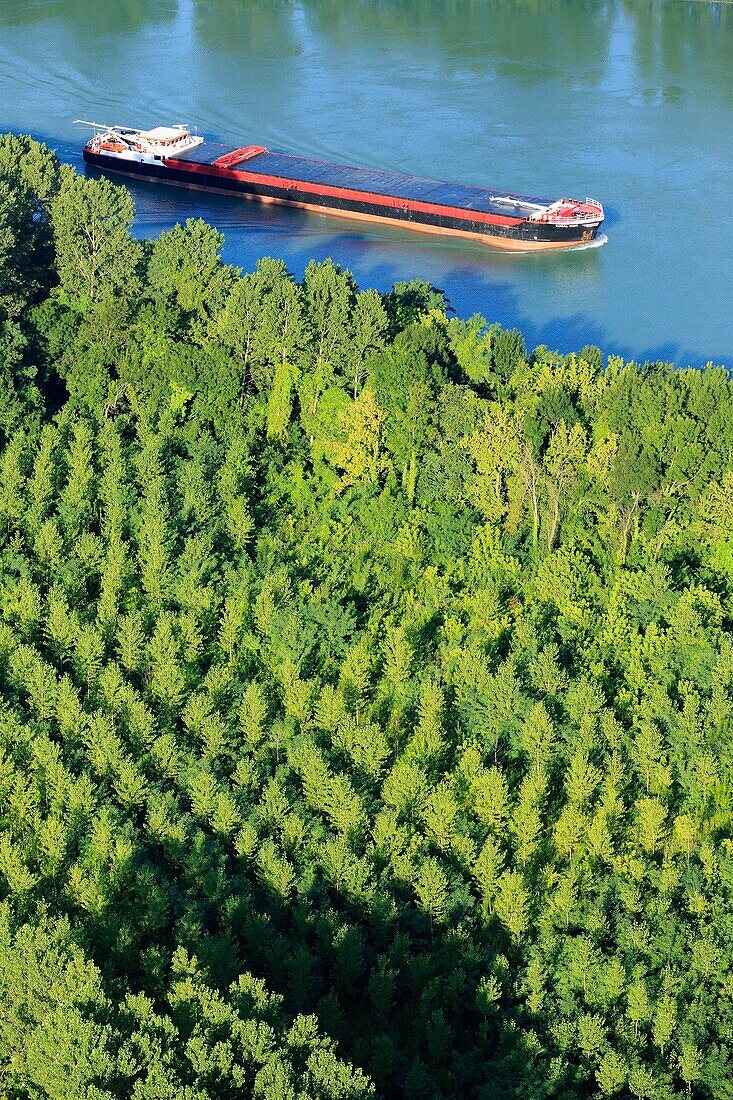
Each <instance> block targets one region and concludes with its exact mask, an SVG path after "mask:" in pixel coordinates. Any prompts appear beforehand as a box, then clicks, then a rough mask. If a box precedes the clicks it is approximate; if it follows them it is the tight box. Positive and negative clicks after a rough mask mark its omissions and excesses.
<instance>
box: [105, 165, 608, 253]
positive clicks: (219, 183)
mask: <svg viewBox="0 0 733 1100" xmlns="http://www.w3.org/2000/svg"><path fill="white" fill-rule="evenodd" d="M84 160H85V161H86V163H87V164H89V165H93V166H94V167H95V168H99V169H101V170H102V171H104V172H115V173H119V174H122V175H128V176H135V177H137V178H138V179H146V180H153V181H156V182H164V183H169V184H176V185H179V186H184V187H195V188H200V189H202V190H205V191H216V192H219V193H220V194H228V195H236V196H239V197H241V198H245V199H249V200H251V201H259V202H265V203H267V202H271V203H279V204H282V205H287V206H295V207H299V208H301V209H307V210H314V211H317V212H320V213H323V212H326V213H333V214H338V215H341V216H349V215H351V216H353V217H357V218H364V219H367V220H370V221H380V222H383V223H384V222H392V223H393V224H395V225H396V226H400V227H404V228H409V229H420V230H423V231H427V232H434V233H447V234H451V235H460V236H466V237H472V238H478V239H481V240H484V241H485V242H486V243H492V242H493V243H496V244H497V245H499V246H503V247H508V248H515V249H521V248H553V247H554V248H567V247H570V246H572V245H574V244H582V243H585V242H588V241H592V240H593V239H594V238H595V236H596V234H597V232H598V227H597V226H595V227H590V228H589V227H587V226H575V225H573V226H556V225H552V224H543V223H541V222H531V221H527V220H523V221H520V222H517V223H515V224H511V225H503V224H500V223H493V222H487V221H485V220H483V221H475V220H473V219H471V218H470V217H456V216H453V215H451V214H450V213H447V212H446V213H440V212H438V213H431V212H427V211H422V210H414V209H411V208H410V206H409V205H407V204H405V205H402V206H399V207H394V206H392V207H391V206H385V205H384V203H380V204H377V203H369V202H365V201H363V200H360V199H354V198H351V197H349V196H337V195H330V194H314V193H313V191H312V190H307V191H306V190H302V191H301V190H299V189H298V187H297V185H296V186H288V187H284V186H282V187H279V186H276V185H271V184H265V183H259V182H254V181H251V180H243V179H239V178H237V177H236V176H235V175H233V174H224V173H222V172H214V171H211V172H208V171H200V170H199V171H192V170H191V169H188V168H176V167H174V166H173V165H171V164H164V163H161V164H155V163H151V162H149V161H136V160H125V159H123V158H120V157H116V156H105V155H104V154H100V153H93V152H91V151H90V150H89V149H84Z"/></svg>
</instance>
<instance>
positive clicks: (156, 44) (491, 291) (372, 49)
mask: <svg viewBox="0 0 733 1100" xmlns="http://www.w3.org/2000/svg"><path fill="white" fill-rule="evenodd" d="M77 117H80V118H89V119H93V120H96V121H100V122H113V123H127V124H131V125H137V126H149V125H154V124H156V123H177V122H185V123H190V124H195V125H197V126H198V128H199V131H200V132H201V133H203V134H205V135H207V136H209V137H212V138H216V139H219V140H222V141H227V142H231V143H241V144H249V143H257V144H262V145H267V146H269V147H270V148H273V149H283V150H288V151H293V152H300V153H305V154H308V155H313V156H318V157H324V158H327V159H333V160H338V159H341V160H344V161H347V162H350V163H354V164H363V165H369V166H375V167H384V168H391V169H397V170H404V171H407V172H412V173H416V174H419V175H429V176H433V177H437V178H444V179H449V180H458V181H462V182H466V183H478V184H486V185H488V186H494V187H497V188H503V189H508V190H514V191H522V192H527V193H530V194H531V193H534V194H549V195H551V196H552V195H557V196H559V195H561V194H570V195H573V196H575V197H580V198H583V197H585V196H586V195H591V196H593V197H596V198H599V199H601V200H602V202H603V203H604V205H605V207H606V211H607V221H606V224H605V226H604V232H605V235H606V237H607V243H605V244H603V245H602V246H601V247H596V248H592V249H586V250H582V251H575V252H568V253H559V254H558V253H554V254H553V253H548V254H544V255H537V254H523V255H515V254H506V253H502V252H496V251H492V250H490V249H489V248H488V247H487V246H485V245H481V244H479V243H474V242H462V241H459V240H451V239H449V238H441V237H431V236H425V237H423V236H419V235H417V234H414V233H410V232H406V231H399V230H396V229H391V228H382V227H372V226H366V227H365V225H364V223H361V222H350V221H342V220H340V219H339V220H330V219H328V218H324V217H319V216H315V215H310V214H304V213H303V212H300V211H294V210H292V211H291V210H286V209H279V210H278V209H277V208H268V207H259V206H254V205H250V204H245V203H243V202H241V201H237V200H236V199H230V198H225V197H222V196H218V197H215V196H208V195H206V194H203V193H198V192H189V191H186V190H178V189H175V188H172V187H166V186H163V185H154V184H145V183H138V184H136V185H134V186H133V191H134V196H135V201H136V205H137V212H138V213H137V222H136V232H138V233H140V234H145V235H153V234H157V233H158V232H159V231H160V230H161V229H164V228H167V227H169V226H170V225H172V224H173V223H174V222H175V221H177V220H180V219H182V218H184V217H187V216H189V215H193V216H198V215H201V216H202V217H204V218H205V219H206V220H207V221H209V222H211V223H213V224H214V225H216V226H218V227H219V228H220V229H221V230H222V232H223V233H224V235H225V240H226V243H225V246H224V255H225V258H226V259H227V260H230V261H231V262H234V263H236V264H238V265H240V266H241V267H242V268H243V269H245V270H247V269H251V268H252V266H253V264H254V262H255V260H256V259H257V258H258V257H260V256H263V255H271V256H278V257H282V258H283V259H285V260H286V262H287V263H288V265H289V267H290V269H291V270H292V271H293V272H294V273H295V274H297V275H300V274H301V273H302V271H303V268H304V267H305V265H306V263H307V262H308V260H309V259H310V258H311V257H316V258H319V259H320V258H323V257H326V256H332V257H333V258H334V260H336V261H337V262H338V263H340V264H342V265H343V266H345V267H348V268H350V269H351V270H352V271H353V272H354V274H355V276H356V278H357V280H358V281H359V283H360V284H361V285H362V286H364V287H366V286H375V287H377V288H378V289H380V290H384V289H387V288H388V287H389V286H390V285H391V284H392V282H393V281H395V280H397V279H409V278H414V277H421V278H425V279H427V280H429V281H431V282H433V283H434V284H435V285H437V286H439V287H441V288H442V289H444V290H445V291H446V292H447V294H448V296H449V298H450V300H451V302H452V304H453V306H454V308H455V310H456V312H457V313H459V314H460V315H464V316H467V315H469V314H471V313H473V312H477V311H478V312H481V313H482V314H484V316H486V317H487V318H488V319H489V320H492V321H494V320H497V321H500V322H501V323H502V324H504V325H508V326H517V327H519V328H520V329H521V330H522V331H523V332H524V334H525V336H526V338H527V340H528V342H529V343H530V344H532V345H534V344H538V343H545V344H548V345H549V346H551V347H554V348H558V349H559V350H561V351H569V350H572V349H573V348H577V347H580V346H582V345H583V344H586V343H594V344H598V345H599V346H600V347H601V348H602V349H603V350H604V351H606V352H615V353H619V354H622V355H624V356H626V357H627V358H635V359H637V360H643V359H658V358H664V359H669V360H671V361H673V362H675V363H678V364H686V363H693V364H700V363H704V362H705V361H707V360H714V361H716V362H721V363H725V364H727V365H731V366H733V5H731V4H723V3H708V2H704V0H702V2H695V0H692V2H688V0H341V2H339V0H290V2H287V0H257V2H249V0H0V129H2V130H13V131H16V132H30V133H31V134H33V136H34V137H37V138H40V139H43V140H45V141H47V142H48V143H49V144H50V145H52V146H53V147H54V148H56V149H57V150H58V152H59V155H60V156H61V157H62V159H64V160H67V161H70V162H72V163H74V164H76V165H79V166H80V165H81V156H80V149H81V146H82V144H83V142H84V141H85V140H86V138H87V136H88V135H87V131H85V130H84V129H81V128H79V127H74V126H73V125H72V121H73V119H74V118H77Z"/></svg>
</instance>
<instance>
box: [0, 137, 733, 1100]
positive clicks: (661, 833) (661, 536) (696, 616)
mask: <svg viewBox="0 0 733 1100" xmlns="http://www.w3.org/2000/svg"><path fill="white" fill-rule="evenodd" d="M132 218H133V206H132V199H131V197H130V195H129V193H128V192H127V191H126V190H125V189H124V188H123V187H118V186H115V185H113V184H112V183H110V182H109V181H108V180H106V179H100V180H92V179H87V178H84V177H82V176H79V175H78V174H76V173H75V172H74V171H73V170H72V169H71V168H69V167H66V166H60V165H59V164H58V162H57V160H56V159H55V157H54V155H53V154H52V153H51V152H49V151H48V150H47V149H45V148H44V147H43V146H41V145H39V144H37V143H36V142H34V141H32V140H31V139H29V138H22V137H15V136H4V137H0V371H1V372H2V387H1V389H0V467H1V472H0V538H1V540H2V542H1V550H0V553H1V554H2V571H1V572H0V693H1V694H2V711H1V713H0V1095H1V1096H3V1097H8V1098H11V1097H12V1098H18V1100H20V1098H26V1097H34V1098H42V1097H49V1098H58V1100H62V1098H63V1100H66V1098H68V1097H75V1098H83V1100H111V1098H120V1100H122V1098H125V1100H126V1098H129V1097H131V1098H134V1100H220V1098H221V1100H224V1098H226V1100H229V1098H234V1097H238V1098H239V1097H248V1096H251V1097H257V1098H262V1100H315V1098H318V1100H337V1098H339V1100H341V1098H347V1100H349V1098H352V1100H356V1098H362V1097H384V1098H393V1097H394V1098H415V1100H417V1098H420V1100H423V1098H436V1100H440V1098H445V1100H448V1098H459V1097H460V1098H468V1097H471V1098H473V1097H476V1098H479V1100H506V1098H508V1097H516V1100H520V1098H521V1100H539V1098H545V1100H550V1098H553V1100H554V1098H559V1097H563V1098H575V1097H577V1098H581V1097H582V1098H586V1097H613V1096H618V1097H626V1096H633V1097H637V1098H639V1100H647V1098H648V1100H657V1098H659V1100H667V1098H671V1097H676V1096H679V1097H690V1096H692V1097H696V1098H700V1100H702V1098H709V1097H715V1098H718V1097H720V1098H725V1097H731V1096H733V1091H732V1089H733V1087H732V1086H731V1081H732V1080H733V1073H732V1067H731V1055H732V1053H733V980H732V979H731V972H732V969H733V967H732V964H733V935H732V931H733V923H732V922H733V907H732V904H731V903H732V901H733V842H732V841H731V826H732V825H733V803H732V799H731V790H732V789H733V788H732V782H733V738H732V736H731V734H732V732H733V702H732V699H733V696H732V691H733V644H732V642H731V630H730V628H731V616H732V613H733V385H732V383H731V377H730V375H729V373H728V372H727V371H726V370H725V369H723V368H720V367H712V366H710V367H709V368H707V369H704V370H677V369H673V368H672V367H671V366H670V365H669V364H664V363H651V364H649V363H647V364H643V365H638V364H634V363H624V362H622V361H621V360H620V359H616V358H613V357H611V358H609V359H608V361H607V362H604V360H603V356H602V354H601V352H600V351H599V349H597V348H594V347H586V348H583V349H582V350H579V351H578V352H577V353H576V354H571V355H565V356H561V355H558V354H556V353H554V352H552V351H550V350H548V349H547V348H544V347H540V348H537V349H535V350H534V351H533V352H531V353H530V352H528V350H527V349H526V348H525V345H524V341H523V339H522V337H521V335H520V334H519V333H517V332H513V331H504V330H502V329H500V328H499V327H498V326H496V325H491V324H487V323H486V321H484V319H483V318H480V317H473V318H470V319H468V320H463V319H460V318H457V317H454V316H452V311H451V310H450V308H449V306H448V303H447V302H446V300H445V298H444V296H443V295H442V294H441V292H440V291H437V290H435V289H434V288H433V287H431V286H429V285H428V284H426V283H421V282H413V283H405V284H397V285H396V286H395V287H394V289H393V290H392V291H391V292H390V293H389V294H386V295H381V296H380V295H379V294H377V293H376V292H375V291H371V290H366V291H360V290H359V289H358V288H357V287H356V285H355V283H354V281H353V279H352V277H351V276H350V274H349V273H348V272H346V271H343V270H341V269H340V268H339V267H338V266H337V265H336V264H334V263H332V262H331V261H326V262H324V263H321V264H316V263H311V264H309V266H308V268H307V270H306V272H305V276H304V278H303V280H302V281H301V282H300V283H298V282H296V281H295V280H294V279H293V278H292V277H291V276H290V275H289V274H288V272H287V270H286V268H285V266H284V264H282V263H281V262H280V261H277V260H273V259H263V260H261V261H260V262H259V263H258V265H257V268H256V270H255V271H254V272H251V273H248V274H245V275H242V274H241V273H240V272H239V271H238V270H236V269H234V268H232V267H230V266H228V265H226V264H224V263H222V261H221V257H220V251H221V245H222V237H221V236H220V234H219V233H218V232H217V231H216V230H215V229H213V228H211V227H210V226H207V225H206V224H204V223H203V222H202V221H200V220H199V221H196V220H189V221H187V222H186V223H185V224H184V225H178V226H176V227H175V228H173V229H171V230H169V231H167V232H164V233H162V234H161V235H160V236H159V237H158V238H157V239H156V240H146V241H137V240H133V238H132V237H131V236H130V226H131V224H132Z"/></svg>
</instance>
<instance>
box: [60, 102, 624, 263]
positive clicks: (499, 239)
mask: <svg viewBox="0 0 733 1100" xmlns="http://www.w3.org/2000/svg"><path fill="white" fill-rule="evenodd" d="M76 121H77V123H79V124H80V125H86V126H91V127H92V131H93V133H92V137H91V138H90V139H89V141H88V142H87V144H86V145H85V146H84V160H85V162H86V163H87V164H91V165H94V166H95V167H96V168H100V169H102V170H103V171H105V172H121V173H123V174H125V175H129V176H137V177H138V178H141V179H147V180H156V181H160V182H163V183H172V184H177V185H179V186H184V187H198V188H202V189H204V190H207V191H218V192H220V193H223V194H229V195H237V196H239V197H240V198H244V199H249V200H251V201H255V202H264V203H280V204H283V205H285V206H295V207H299V208H300V209H303V210H311V211H315V212H316V213H320V214H332V215H339V216H341V217H348V218H363V219H366V220H368V221H371V222H379V223H382V224H389V225H395V226H399V227H400V228H403V229H414V230H420V231H422V232H428V233H442V234H449V235H451V236H459V237H469V238H471V239H474V240H479V241H482V242H484V243H486V244H490V245H493V246H494V247H498V248H507V249H515V250H522V251H525V250H528V249H549V248H571V247H573V246H576V245H579V244H583V243H587V242H589V241H592V240H593V239H594V238H595V237H596V235H597V233H598V229H599V227H600V225H601V224H602V222H603V218H604V213H603V207H602V205H601V203H600V202H598V201H597V200H596V199H584V200H582V201H581V200H578V199H568V198H560V199H542V198H533V197H528V196H525V195H515V194H512V193H511V192H509V191H496V190H493V189H491V188H487V187H473V186H469V185H466V184H457V183H446V182H444V181H441V180H432V179H424V178H422V177H419V176H410V175H403V174H401V173H398V172H388V171H380V170H378V169H372V168H356V167H352V166H351V165H348V164H334V163H330V162H327V161H323V160H316V159H313V158H311V157H303V156H296V155H293V154H291V153H275V152H270V150H269V149H266V148H265V147H264V146H262V145H243V146H239V147H238V146H234V145H221V144H219V143H217V142H212V141H206V140H205V139H204V138H203V137H200V136H199V135H198V134H196V133H193V132H192V131H191V129H190V128H189V127H187V126H156V127H154V128H153V129H150V130H137V129H133V128H131V127H127V126H107V125H103V124H99V123H94V122H83V120H81V119H77V120H76Z"/></svg>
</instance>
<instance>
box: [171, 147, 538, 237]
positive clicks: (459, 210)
mask: <svg viewBox="0 0 733 1100" xmlns="http://www.w3.org/2000/svg"><path fill="white" fill-rule="evenodd" d="M163 163H164V164H166V165H168V167H169V168H177V169H184V170H185V171H186V172H197V173H200V174H201V175H204V176H224V177H226V178H228V179H237V180H242V181H243V182H245V183H255V184H257V183H258V184H261V185H262V186H264V187H280V188H283V189H284V190H289V189H290V188H293V189H294V190H296V191H297V192H298V193H299V194H301V195H303V194H309V195H313V196H314V198H317V197H318V196H319V195H328V196H329V197H330V198H336V199H352V200H353V201H354V202H362V203H370V204H372V205H373V206H386V207H390V208H391V209H394V210H414V211H415V213H420V214H447V215H449V216H450V217H452V218H463V219H464V220H465V221H471V222H484V223H485V224H486V225H520V224H521V223H522V222H523V221H524V220H525V219H524V218H507V217H503V216H502V215H501V214H489V213H486V212H485V211H483V210H467V209H465V208H464V207H460V206H440V205H437V204H434V203H430V202H419V201H418V200H416V199H397V198H394V197H393V196H391V195H376V194H374V192H372V191H352V190H351V188H348V187H328V186H326V185H324V184H320V183H306V182H305V181H304V180H291V179H285V178H284V177H283V176H261V175H258V174H257V173H256V172H237V171H232V170H227V169H224V168H216V167H213V166H212V165H210V164H196V163H194V162H193V161H187V160H177V159H176V158H175V157H166V159H165V161H164V162H163Z"/></svg>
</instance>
